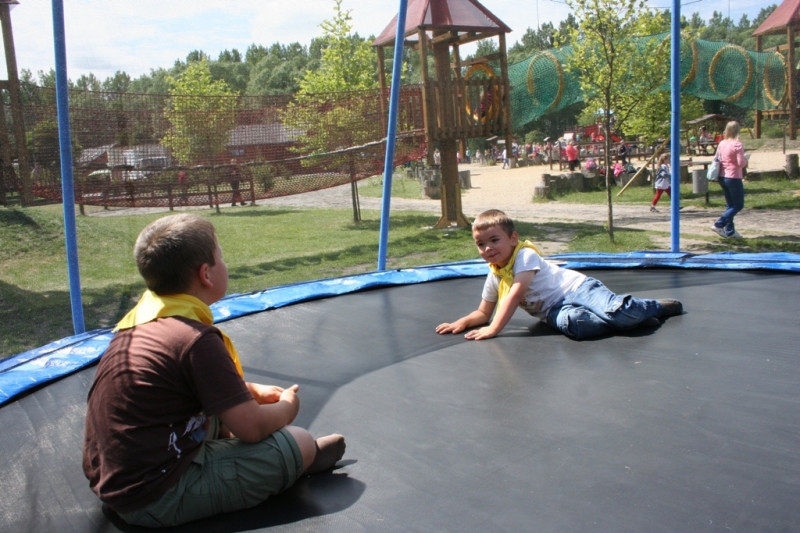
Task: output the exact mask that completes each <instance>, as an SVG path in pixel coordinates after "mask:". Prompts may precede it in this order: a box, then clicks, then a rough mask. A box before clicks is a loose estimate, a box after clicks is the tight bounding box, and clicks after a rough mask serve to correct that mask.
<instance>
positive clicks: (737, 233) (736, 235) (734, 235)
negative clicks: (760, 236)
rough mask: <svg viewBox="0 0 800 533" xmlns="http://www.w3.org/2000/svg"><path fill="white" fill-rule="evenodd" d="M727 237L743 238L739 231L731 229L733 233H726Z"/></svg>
mask: <svg viewBox="0 0 800 533" xmlns="http://www.w3.org/2000/svg"><path fill="white" fill-rule="evenodd" d="M728 237H730V238H731V239H743V238H744V237H742V236H741V235H739V232H738V231H736V230H733V234H732V235H728Z"/></svg>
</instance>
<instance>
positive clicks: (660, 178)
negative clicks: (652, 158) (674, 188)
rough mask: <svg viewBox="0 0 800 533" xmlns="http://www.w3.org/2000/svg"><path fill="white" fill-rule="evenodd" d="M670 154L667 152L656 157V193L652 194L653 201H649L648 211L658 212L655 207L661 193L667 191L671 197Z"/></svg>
mask: <svg viewBox="0 0 800 533" xmlns="http://www.w3.org/2000/svg"><path fill="white" fill-rule="evenodd" d="M669 161H670V155H669V154H667V153H664V154H661V157H659V158H658V170H657V171H656V183H655V188H656V194H655V196H653V201H652V202H650V212H651V213H658V209H656V204H658V201H659V200H660V199H661V195H662V194H663V193H667V196H669V197H670V198H672V195H671V185H672V183H671V180H672V172H671V171H670V164H669Z"/></svg>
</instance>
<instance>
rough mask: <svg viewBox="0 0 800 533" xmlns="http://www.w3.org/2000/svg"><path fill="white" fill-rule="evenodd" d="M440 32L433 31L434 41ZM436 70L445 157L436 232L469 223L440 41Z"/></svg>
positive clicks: (446, 55) (445, 50)
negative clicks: (463, 207)
mask: <svg viewBox="0 0 800 533" xmlns="http://www.w3.org/2000/svg"><path fill="white" fill-rule="evenodd" d="M439 33H443V32H439ZM436 34H437V32H436V31H434V37H436V36H437V35H436ZM433 59H434V67H435V69H436V88H437V95H436V96H437V97H436V98H435V99H434V101H435V102H437V103H438V104H439V105H437V106H436V107H435V109H434V111H435V114H436V123H437V125H438V126H437V127H438V128H439V129H438V134H437V135H436V138H437V139H438V141H439V150H440V151H441V156H442V168H441V171H442V185H441V191H442V197H441V202H442V217H441V218H440V219H439V221H438V222H437V223H436V225H435V226H434V227H435V228H439V229H441V228H448V227H451V226H458V227H465V226H468V225H469V221H468V220H467V218H466V217H465V216H464V215H463V213H462V212H461V184H460V183H459V181H458V160H457V159H456V153H457V150H458V148H457V141H456V137H457V136H456V130H455V120H454V119H455V117H454V112H455V110H454V109H453V102H454V101H455V99H454V94H453V80H452V70H451V69H450V45H449V44H448V43H447V41H440V42H437V43H435V44H434V45H433Z"/></svg>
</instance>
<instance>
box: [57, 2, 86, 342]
mask: <svg viewBox="0 0 800 533" xmlns="http://www.w3.org/2000/svg"><path fill="white" fill-rule="evenodd" d="M53 44H54V47H55V55H56V57H55V59H56V107H57V109H58V143H59V148H60V150H59V151H60V153H61V197H62V201H63V205H64V236H65V240H66V244H67V274H68V276H69V295H70V298H69V299H70V305H71V307H72V327H73V329H74V330H75V334H76V335H79V334H81V333H83V332H85V331H86V326H85V323H84V319H83V301H82V299H81V277H80V268H79V264H78V239H77V232H76V229H75V191H74V180H73V176H72V135H71V134H70V129H69V91H68V89H67V46H66V38H65V32H64V4H63V0H53Z"/></svg>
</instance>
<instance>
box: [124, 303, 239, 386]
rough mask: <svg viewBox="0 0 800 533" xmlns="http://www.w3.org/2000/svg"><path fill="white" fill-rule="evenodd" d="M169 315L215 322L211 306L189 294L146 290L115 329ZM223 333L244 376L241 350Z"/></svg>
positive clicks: (235, 362) (234, 362) (210, 323)
mask: <svg viewBox="0 0 800 533" xmlns="http://www.w3.org/2000/svg"><path fill="white" fill-rule="evenodd" d="M169 316H182V317H184V318H189V319H192V320H196V321H198V322H202V323H203V324H208V325H209V326H210V325H212V324H213V323H214V316H213V315H212V314H211V308H210V307H208V306H207V305H206V304H204V303H203V302H201V301H200V300H198V299H197V298H195V297H194V296H189V295H188V294H173V295H171V296H159V295H157V294H156V293H154V292H152V291H144V294H143V295H142V298H141V299H140V300H139V303H137V304H136V307H134V308H133V309H131V310H130V311H128V314H127V315H125V316H124V317H123V318H122V320H120V321H119V323H118V324H117V327H115V328H114V331H119V330H121V329H128V328H132V327H134V326H138V325H140V324H146V323H148V322H152V321H153V320H155V319H157V318H165V317H169ZM219 332H220V334H221V335H222V340H223V341H224V342H225V347H226V348H227V349H228V353H229V354H230V356H231V359H233V364H234V365H236V370H238V371H239V375H240V376H242V378H244V370H242V363H241V362H240V361H239V352H237V351H236V347H235V346H234V345H233V341H231V339H230V337H228V336H227V335H225V333H224V332H222V330H220V331H219Z"/></svg>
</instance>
